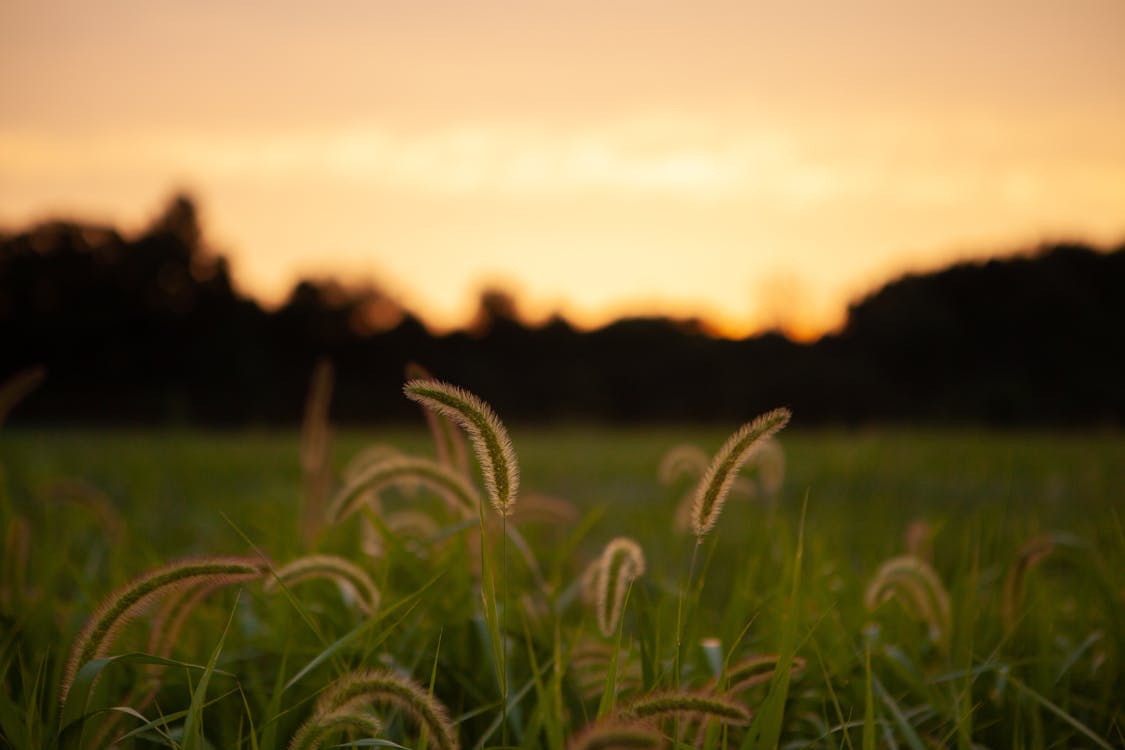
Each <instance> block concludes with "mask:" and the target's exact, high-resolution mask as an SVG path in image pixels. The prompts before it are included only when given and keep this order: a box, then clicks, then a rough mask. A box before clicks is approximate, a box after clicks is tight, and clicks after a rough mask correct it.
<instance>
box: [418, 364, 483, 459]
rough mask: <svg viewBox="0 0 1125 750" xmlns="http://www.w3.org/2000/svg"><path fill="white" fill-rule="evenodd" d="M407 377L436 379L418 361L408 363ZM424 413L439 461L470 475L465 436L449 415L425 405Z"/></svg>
mask: <svg viewBox="0 0 1125 750" xmlns="http://www.w3.org/2000/svg"><path fill="white" fill-rule="evenodd" d="M406 379H407V380H408V381H411V380H428V381H436V378H434V376H433V375H431V374H430V371H429V370H427V369H426V368H425V367H422V365H420V364H418V363H417V362H408V363H407V365H406ZM422 413H423V414H424V415H425V416H426V424H427V426H429V428H430V434H431V435H432V436H433V438H434V450H436V451H437V460H438V463H440V464H443V465H445V466H449V467H450V468H452V469H454V470H456V471H457V472H459V473H461V474H464V475H465V476H468V475H469V451H468V449H467V448H466V447H465V438H464V436H463V435H462V434H461V431H460V430H458V429H457V425H456V424H454V423H453V422H452V421H451V420H450V419H449V418H448V417H446V416H445V415H443V414H439V413H437V412H435V411H434V410H433V409H430V408H428V407H426V406H425V405H423V407H422Z"/></svg>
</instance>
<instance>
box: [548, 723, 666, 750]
mask: <svg viewBox="0 0 1125 750" xmlns="http://www.w3.org/2000/svg"><path fill="white" fill-rule="evenodd" d="M663 743H664V736H663V735H662V734H661V733H660V732H659V731H658V730H657V729H656V728H655V727H653V726H651V725H649V724H644V723H642V722H637V721H622V720H621V719H605V720H603V721H599V722H596V723H594V724H591V725H590V726H588V727H586V728H585V729H583V730H582V731H581V732H579V733H578V734H576V735H574V737H572V738H571V739H570V742H568V743H567V745H566V750H629V749H630V748H638V749H640V748H652V747H660V746H661V745H662V744H663Z"/></svg>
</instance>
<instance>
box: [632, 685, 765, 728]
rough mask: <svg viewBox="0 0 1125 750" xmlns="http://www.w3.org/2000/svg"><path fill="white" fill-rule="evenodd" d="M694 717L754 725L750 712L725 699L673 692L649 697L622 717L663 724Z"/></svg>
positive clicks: (640, 698)
mask: <svg viewBox="0 0 1125 750" xmlns="http://www.w3.org/2000/svg"><path fill="white" fill-rule="evenodd" d="M683 714H690V715H695V716H700V717H707V718H713V719H718V720H720V721H723V722H725V723H727V724H733V725H735V726H743V725H746V724H749V723H750V709H748V708H747V707H746V706H744V705H743V704H741V703H739V702H738V701H736V700H734V699H733V698H730V697H729V696H724V695H715V694H712V693H702V692H690V691H686V690H669V691H663V692H655V693H649V694H648V695H643V696H641V697H639V698H635V699H633V700H631V701H629V702H628V703H627V704H625V705H624V706H622V708H621V709H620V715H621V716H623V717H625V718H629V719H645V720H649V721H660V720H663V719H670V718H673V717H675V716H677V715H683Z"/></svg>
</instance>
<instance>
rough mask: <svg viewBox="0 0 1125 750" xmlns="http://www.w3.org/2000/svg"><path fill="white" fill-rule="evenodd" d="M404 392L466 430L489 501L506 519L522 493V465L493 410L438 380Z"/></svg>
mask: <svg viewBox="0 0 1125 750" xmlns="http://www.w3.org/2000/svg"><path fill="white" fill-rule="evenodd" d="M405 392H406V396H407V398H409V399H411V400H412V401H417V402H418V403H420V404H422V405H423V406H424V407H426V408H427V409H429V410H430V411H433V412H434V413H436V414H438V415H440V416H443V417H448V418H449V419H452V420H453V421H454V422H456V423H457V424H459V425H460V426H461V427H462V429H464V430H465V432H466V434H468V436H469V442H470V443H472V446H473V452H474V453H475V454H476V457H477V461H478V462H479V463H480V467H481V473H482V474H483V476H484V484H485V488H486V489H487V490H488V498H489V501H490V502H491V503H492V507H493V508H494V509H495V510H496V512H497V513H499V514H500V515H501V516H504V517H507V516H508V515H509V514H510V513H511V512H512V506H513V504H514V503H515V501H516V495H517V493H518V491H519V483H520V473H519V465H518V464H517V462H516V453H515V450H514V449H513V448H512V441H511V438H509V437H508V430H507V429H506V428H505V427H504V425H503V423H502V422H501V421H500V419H499V417H497V416H496V413H495V412H494V411H493V410H492V407H491V406H489V405H488V404H486V403H485V402H484V401H482V400H480V399H479V398H477V397H476V396H475V395H473V394H472V393H469V392H468V391H466V390H463V389H461V388H458V387H457V386H455V385H449V384H448V383H442V382H440V381H437V380H411V381H409V382H407V384H406V386H405Z"/></svg>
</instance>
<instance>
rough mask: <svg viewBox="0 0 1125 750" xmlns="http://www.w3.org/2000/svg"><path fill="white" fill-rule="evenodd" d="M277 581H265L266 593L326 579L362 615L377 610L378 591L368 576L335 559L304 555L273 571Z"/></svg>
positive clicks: (344, 560)
mask: <svg viewBox="0 0 1125 750" xmlns="http://www.w3.org/2000/svg"><path fill="white" fill-rule="evenodd" d="M275 573H276V576H277V577H276V578H272V577H271V578H267V579H266V582H265V589H266V591H273V590H275V589H277V587H278V586H279V585H282V584H284V585H286V586H292V585H294V584H297V583H300V582H302V581H307V580H310V579H313V578H325V579H328V580H331V581H333V582H335V583H336V585H337V586H339V587H340V590H341V591H342V592H343V593H344V595H345V598H346V599H350V600H352V601H354V602H355V605H356V607H358V608H359V609H360V610H361V611H362V612H363V613H364V614H366V615H368V616H370V615H373V614H375V610H376V609H378V608H379V589H378V588H376V586H375V583H374V581H372V580H371V576H369V575H368V574H367V572H366V571H365V570H363V568H361V567H359V566H358V565H356V564H355V563H352V562H351V561H349V560H346V559H344V558H342V557H338V556H336V555H307V556H305V557H299V558H297V559H296V560H293V561H291V562H289V563H286V564H285V565H283V566H282V567H280V568H278V569H277V570H276V571H275Z"/></svg>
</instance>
